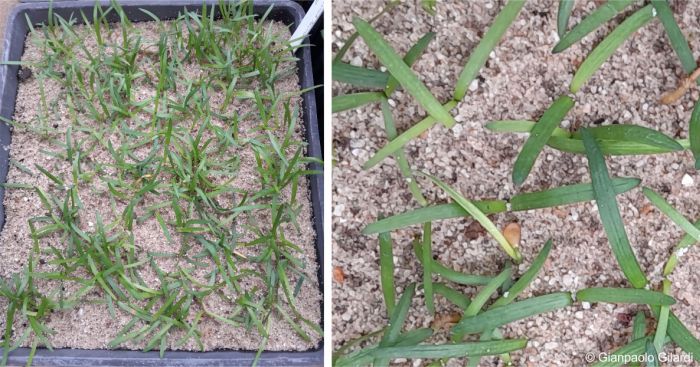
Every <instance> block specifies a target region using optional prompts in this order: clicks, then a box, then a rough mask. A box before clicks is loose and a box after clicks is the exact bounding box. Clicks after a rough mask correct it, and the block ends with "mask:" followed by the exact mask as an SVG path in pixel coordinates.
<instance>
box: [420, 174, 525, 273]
mask: <svg viewBox="0 0 700 367" xmlns="http://www.w3.org/2000/svg"><path fill="white" fill-rule="evenodd" d="M421 174H423V175H425V176H426V177H428V178H429V179H430V180H431V181H433V183H435V184H436V185H437V186H439V187H440V188H441V189H443V190H444V191H445V192H446V193H447V194H448V195H450V197H451V198H452V200H454V201H455V202H456V203H457V204H459V205H460V206H461V207H462V208H463V209H464V210H466V211H467V212H468V213H469V214H471V216H472V217H473V218H474V219H475V220H476V221H477V222H479V224H481V226H482V227H484V229H485V230H486V231H487V232H488V233H489V234H490V235H491V236H493V238H494V239H496V242H498V244H499V245H501V248H502V249H503V251H505V252H506V254H508V256H510V257H511V258H513V260H515V262H516V263H519V262H520V261H521V260H522V257H521V255H520V251H518V249H517V248H515V247H513V246H512V245H511V244H510V243H509V242H508V240H506V238H505V237H503V234H502V233H501V231H499V230H498V228H497V227H496V225H495V224H493V222H492V221H491V220H490V219H489V218H488V217H487V216H486V215H485V214H484V213H483V212H482V211H480V210H479V208H477V207H476V205H474V204H473V203H472V202H471V201H469V200H467V198H465V197H464V196H462V194H460V193H459V192H457V191H456V190H455V189H453V188H451V187H450V186H449V185H447V184H446V183H444V182H442V181H440V180H439V179H438V178H437V177H433V176H431V175H429V174H427V173H424V172H421Z"/></svg>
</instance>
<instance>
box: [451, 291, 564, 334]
mask: <svg viewBox="0 0 700 367" xmlns="http://www.w3.org/2000/svg"><path fill="white" fill-rule="evenodd" d="M572 302H573V301H572V299H571V294H570V293H569V292H559V293H551V294H547V295H544V296H538V297H532V298H528V299H526V300H524V301H519V302H514V303H511V304H508V305H505V306H501V307H496V308H492V309H489V310H486V311H484V312H482V313H480V314H478V315H476V316H473V317H467V318H463V319H462V320H461V321H460V322H459V324H457V325H455V326H454V327H453V328H452V332H453V333H461V334H475V333H480V332H483V331H486V330H492V329H495V328H497V327H499V326H501V325H505V324H508V323H510V322H513V321H516V320H520V319H524V318H526V317H530V316H534V315H539V314H542V313H546V312H550V311H554V310H558V309H560V308H564V307H566V306H570V305H571V303H572Z"/></svg>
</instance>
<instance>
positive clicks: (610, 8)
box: [552, 0, 632, 53]
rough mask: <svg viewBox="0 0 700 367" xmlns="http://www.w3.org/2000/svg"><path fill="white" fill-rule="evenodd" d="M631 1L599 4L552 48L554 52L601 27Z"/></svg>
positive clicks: (619, 0)
mask: <svg viewBox="0 0 700 367" xmlns="http://www.w3.org/2000/svg"><path fill="white" fill-rule="evenodd" d="M631 3H632V0H611V1H608V2H607V3H605V4H603V5H601V6H599V7H598V8H597V9H596V10H594V11H593V12H592V13H591V14H589V15H588V16H586V17H585V18H583V20H582V21H581V22H580V23H579V24H577V25H576V26H574V27H573V28H572V29H571V31H569V32H568V33H566V34H565V35H564V36H563V37H562V38H561V40H560V41H559V43H557V45H556V46H554V50H552V52H553V53H559V52H562V51H564V50H566V49H567V48H569V47H570V46H571V45H573V44H574V43H576V42H578V41H579V40H581V39H582V38H583V37H585V36H586V35H587V34H589V33H591V32H593V31H594V30H596V29H598V27H600V25H601V24H603V23H605V22H607V21H609V20H610V19H612V18H614V17H615V15H617V13H619V12H620V11H622V10H623V9H624V8H626V7H627V6H628V5H629V4H631Z"/></svg>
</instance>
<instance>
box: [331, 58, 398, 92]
mask: <svg viewBox="0 0 700 367" xmlns="http://www.w3.org/2000/svg"><path fill="white" fill-rule="evenodd" d="M332 70H333V71H332V73H333V80H335V81H337V82H341V83H347V84H351V85H354V86H357V87H367V88H384V86H386V83H387V81H388V80H389V73H386V72H383V71H379V70H374V69H368V68H363V67H360V66H354V65H350V64H347V63H344V62H338V63H335V64H333V68H332Z"/></svg>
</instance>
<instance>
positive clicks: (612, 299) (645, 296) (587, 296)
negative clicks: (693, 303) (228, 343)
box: [576, 287, 676, 306]
mask: <svg viewBox="0 0 700 367" xmlns="http://www.w3.org/2000/svg"><path fill="white" fill-rule="evenodd" d="M576 300H578V301H582V302H583V301H585V302H606V303H636V304H647V305H667V306H669V305H672V304H675V303H676V300H675V299H673V297H671V296H668V295H665V294H663V293H661V292H656V291H650V290H646V289H636V288H604V287H602V288H586V289H582V290H580V291H578V292H576Z"/></svg>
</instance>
